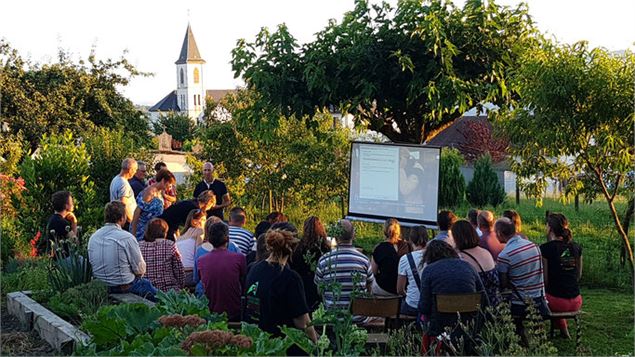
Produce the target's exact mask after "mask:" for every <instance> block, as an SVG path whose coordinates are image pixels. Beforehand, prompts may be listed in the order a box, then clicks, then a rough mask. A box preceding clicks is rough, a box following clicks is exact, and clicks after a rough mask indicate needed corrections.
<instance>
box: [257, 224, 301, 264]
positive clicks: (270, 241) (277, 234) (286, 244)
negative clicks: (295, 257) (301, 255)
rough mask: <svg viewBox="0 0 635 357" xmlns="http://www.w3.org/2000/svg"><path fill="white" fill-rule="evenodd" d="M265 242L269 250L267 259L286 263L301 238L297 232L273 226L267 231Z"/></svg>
mask: <svg viewBox="0 0 635 357" xmlns="http://www.w3.org/2000/svg"><path fill="white" fill-rule="evenodd" d="M265 243H266V245H267V251H268V252H269V257H268V258H267V259H268V260H269V261H271V262H276V263H280V264H285V263H286V262H287V261H288V260H289V257H290V256H291V254H293V251H294V250H295V248H296V247H297V246H298V243H299V240H298V238H297V237H296V233H293V232H291V231H288V230H284V229H279V228H273V226H272V227H271V229H270V230H269V231H267V233H266V236H265Z"/></svg>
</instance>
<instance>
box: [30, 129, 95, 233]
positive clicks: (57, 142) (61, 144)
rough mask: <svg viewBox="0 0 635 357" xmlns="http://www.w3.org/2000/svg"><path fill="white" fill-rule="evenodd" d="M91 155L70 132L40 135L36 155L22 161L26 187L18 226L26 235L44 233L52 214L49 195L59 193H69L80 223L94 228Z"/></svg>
mask: <svg viewBox="0 0 635 357" xmlns="http://www.w3.org/2000/svg"><path fill="white" fill-rule="evenodd" d="M89 162H90V156H89V155H88V152H87V151H86V146H85V145H84V144H79V145H78V144H77V142H76V140H75V139H74V137H73V134H72V133H71V132H70V131H66V132H65V133H63V134H51V135H50V136H48V135H46V134H45V135H43V136H42V140H41V142H40V148H39V153H38V154H37V155H35V156H34V157H32V158H31V157H27V158H25V160H24V162H23V163H22V165H21V166H20V174H21V176H22V177H23V178H24V181H25V186H26V188H27V191H26V193H25V194H24V197H25V204H24V205H23V206H22V207H20V220H19V222H20V226H21V229H22V230H23V231H24V233H25V234H26V235H27V236H30V237H32V236H34V235H35V233H36V232H37V231H38V230H40V231H44V227H45V226H46V221H47V218H48V217H49V216H50V215H51V214H52V213H53V207H52V204H51V195H52V194H53V193H54V192H56V191H60V190H66V191H69V192H71V194H72V195H73V197H74V198H75V211H76V213H77V216H78V219H79V222H80V224H83V225H96V224H98V223H99V222H101V217H96V216H95V215H96V212H98V210H97V209H96V205H95V189H94V184H93V182H92V181H91V180H90V176H89V175H90V167H89Z"/></svg>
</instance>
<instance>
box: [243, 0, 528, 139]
mask: <svg viewBox="0 0 635 357" xmlns="http://www.w3.org/2000/svg"><path fill="white" fill-rule="evenodd" d="M355 4H356V5H355V9H354V10H353V11H351V12H348V13H346V14H345V16H344V19H343V20H342V22H341V23H337V22H336V21H334V20H331V21H330V22H329V24H328V25H327V26H326V28H325V29H324V30H322V31H321V32H319V33H317V35H316V39H315V40H314V41H313V42H310V43H307V44H306V45H304V46H301V47H300V46H299V45H298V44H297V42H296V40H295V38H294V37H293V36H292V35H291V34H290V33H289V31H288V29H287V27H286V26H285V25H284V24H283V25H279V26H278V29H277V30H276V31H275V32H273V33H270V32H269V31H268V30H267V29H266V28H264V29H262V30H261V31H260V33H259V34H258V35H257V37H256V39H255V41H254V42H247V41H245V40H244V39H241V40H239V41H238V43H237V47H236V48H235V49H234V50H233V51H232V66H233V70H234V75H235V77H239V76H242V77H243V79H244V80H245V82H246V83H247V86H248V87H249V88H251V89H254V90H256V91H257V92H258V94H259V95H260V98H259V104H258V107H260V108H261V109H262V111H263V114H266V115H267V118H266V121H267V122H268V123H269V125H267V126H266V127H275V124H276V123H277V120H278V117H279V113H282V114H284V115H285V116H287V117H291V116H292V115H294V116H295V118H298V119H302V120H306V121H309V122H310V121H311V120H312V118H314V116H313V114H314V113H315V112H316V111H320V110H323V109H324V108H327V107H329V106H339V107H340V108H341V109H342V110H343V112H345V113H346V112H348V113H352V114H354V115H355V118H356V123H357V124H358V125H361V126H365V127H367V128H368V129H370V130H374V131H377V132H381V133H383V134H384V135H386V136H387V137H388V138H390V139H391V140H392V141H394V142H415V143H423V142H424V141H426V140H429V139H431V138H432V137H433V136H434V135H435V134H436V132H438V131H439V130H441V129H443V128H445V127H446V126H447V125H449V124H451V123H452V122H454V120H456V119H457V118H458V117H460V116H461V115H462V114H463V113H464V112H465V111H466V110H468V109H470V108H472V107H474V106H480V105H481V104H483V103H485V102H490V103H495V104H498V105H501V106H502V105H505V104H506V103H508V102H509V101H510V100H511V99H512V97H513V96H514V93H513V92H511V91H509V90H508V87H507V77H508V75H509V69H510V68H514V67H515V65H516V62H517V61H518V59H519V58H520V56H521V55H522V53H523V52H524V51H526V50H527V49H529V48H531V47H532V46H533V44H534V42H535V38H536V36H535V35H536V31H535V29H534V26H533V24H532V22H531V20H530V18H529V16H528V14H527V9H526V8H525V7H524V5H521V6H519V7H517V8H515V9H511V8H509V7H501V6H498V5H497V4H496V3H495V2H494V1H487V4H485V3H484V2H482V1H480V0H468V1H467V2H466V4H465V6H464V7H463V8H456V7H454V5H452V3H451V2H446V1H442V0H432V1H426V2H424V3H423V4H422V3H421V1H414V0H410V1H400V2H399V3H398V5H397V8H392V7H391V6H390V5H388V4H386V3H383V4H381V5H373V6H372V7H371V6H369V5H368V3H367V1H365V0H357V1H356V3H355ZM251 119H252V123H253V124H256V123H258V122H260V121H263V116H256V117H253V118H251Z"/></svg>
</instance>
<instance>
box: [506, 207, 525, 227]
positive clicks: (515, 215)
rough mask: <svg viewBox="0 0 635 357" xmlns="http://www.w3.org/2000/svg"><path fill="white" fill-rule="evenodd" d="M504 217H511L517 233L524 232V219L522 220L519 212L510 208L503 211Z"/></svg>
mask: <svg viewBox="0 0 635 357" xmlns="http://www.w3.org/2000/svg"><path fill="white" fill-rule="evenodd" d="M503 217H506V218H509V220H510V221H512V222H513V223H514V226H516V233H520V232H522V230H521V229H522V221H521V220H520V215H519V214H518V212H516V211H514V210H513V209H508V210H506V211H504V212H503Z"/></svg>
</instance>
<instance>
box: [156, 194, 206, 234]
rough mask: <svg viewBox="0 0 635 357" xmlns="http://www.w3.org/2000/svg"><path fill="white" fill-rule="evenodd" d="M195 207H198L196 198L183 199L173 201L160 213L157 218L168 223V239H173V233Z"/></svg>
mask: <svg viewBox="0 0 635 357" xmlns="http://www.w3.org/2000/svg"><path fill="white" fill-rule="evenodd" d="M197 208H199V204H198V202H197V201H196V200H183V201H178V202H176V203H174V204H173V205H171V206H170V207H168V208H167V209H166V210H164V211H163V213H161V215H160V216H159V218H161V219H163V220H165V221H166V222H167V223H168V227H169V228H168V239H170V240H175V238H176V237H175V233H176V232H177V230H178V229H179V226H181V225H183V224H185V220H186V219H187V216H188V214H189V213H190V211H192V210H195V209H197Z"/></svg>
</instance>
